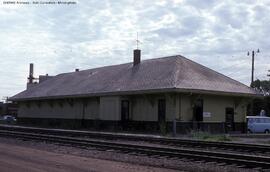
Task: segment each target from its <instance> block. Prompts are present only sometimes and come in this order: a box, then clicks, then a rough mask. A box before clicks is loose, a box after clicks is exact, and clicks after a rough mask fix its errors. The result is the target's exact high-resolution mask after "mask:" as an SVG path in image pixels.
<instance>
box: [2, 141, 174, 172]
mask: <svg viewBox="0 0 270 172" xmlns="http://www.w3.org/2000/svg"><path fill="white" fill-rule="evenodd" d="M0 171H5V172H16V171H19V172H45V171H46V172H48V171H49V172H56V171H57V172H81V171H82V172H84V171H96V172H101V171H104V172H105V171H106V172H107V171H110V172H113V171H115V172H138V171H142V172H162V171H168V172H173V171H174V170H169V169H162V168H154V167H148V166H141V165H133V164H129V163H123V162H115V161H108V160H100V159H94V158H86V157H79V156H74V155H68V154H61V153H53V152H48V151H44V150H38V149H33V148H26V147H21V146H15V145H8V144H5V143H0Z"/></svg>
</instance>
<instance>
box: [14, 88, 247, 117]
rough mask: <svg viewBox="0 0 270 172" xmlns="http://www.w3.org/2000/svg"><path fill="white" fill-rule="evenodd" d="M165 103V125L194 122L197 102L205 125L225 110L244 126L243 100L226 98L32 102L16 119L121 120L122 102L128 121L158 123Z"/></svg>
mask: <svg viewBox="0 0 270 172" xmlns="http://www.w3.org/2000/svg"><path fill="white" fill-rule="evenodd" d="M162 98H165V99H166V121H172V120H173V119H178V120H181V121H184V122H190V121H192V119H193V103H194V100H196V99H197V98H202V99H203V101H204V110H203V111H204V112H209V113H210V114H211V116H210V117H204V119H203V121H204V122H225V108H227V107H231V108H234V110H235V116H234V119H235V122H245V116H246V114H245V113H246V106H247V99H246V98H237V97H229V96H210V95H191V94H179V93H175V94H174V93H171V94H156V95H133V96H104V97H100V98H88V99H77V100H76V99H74V101H73V102H72V103H71V102H69V101H67V100H53V101H48V100H47V101H37V102H35V101H31V102H28V103H26V102H21V103H19V113H18V117H25V118H60V119H63V118H64V119H82V118H83V119H91V120H113V121H119V120H121V100H129V101H130V120H133V121H158V100H159V99H162Z"/></svg>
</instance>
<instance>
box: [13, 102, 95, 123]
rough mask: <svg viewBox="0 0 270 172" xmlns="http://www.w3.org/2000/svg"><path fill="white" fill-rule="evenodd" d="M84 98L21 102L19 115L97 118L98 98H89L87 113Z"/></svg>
mask: <svg viewBox="0 0 270 172" xmlns="http://www.w3.org/2000/svg"><path fill="white" fill-rule="evenodd" d="M83 106H84V105H83V101H82V100H74V101H67V100H43V101H30V102H20V103H19V111H18V117H19V118H20V117H23V118H63V119H82V118H85V119H95V118H96V116H98V113H99V105H98V100H97V99H96V98H94V99H89V100H87V105H86V106H85V114H84V112H83Z"/></svg>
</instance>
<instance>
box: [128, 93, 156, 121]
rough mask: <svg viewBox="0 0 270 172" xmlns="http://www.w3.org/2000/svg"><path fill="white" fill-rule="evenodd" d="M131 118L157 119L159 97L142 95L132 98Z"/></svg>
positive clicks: (141, 119)
mask: <svg viewBox="0 0 270 172" xmlns="http://www.w3.org/2000/svg"><path fill="white" fill-rule="evenodd" d="M131 107H132V108H131V119H132V120H134V121H157V120H158V116H157V114H158V110H157V97H156V96H153V95H144V96H143V95H142V96H136V97H132V99H131Z"/></svg>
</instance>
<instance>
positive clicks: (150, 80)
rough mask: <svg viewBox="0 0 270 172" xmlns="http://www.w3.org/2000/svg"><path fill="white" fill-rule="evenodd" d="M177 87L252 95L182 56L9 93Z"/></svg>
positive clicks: (34, 95)
mask: <svg viewBox="0 0 270 172" xmlns="http://www.w3.org/2000/svg"><path fill="white" fill-rule="evenodd" d="M163 91H168V92H171V91H174V92H175V91H178V92H192V93H194V92H195V93H196V92H198V93H213V94H229V95H236V96H240V95H241V96H254V95H256V92H255V91H254V90H253V89H251V88H250V87H248V86H246V85H244V84H242V83H240V82H238V81H236V80H233V79H231V78H229V77H227V76H225V75H223V74H220V73H218V72H216V71H214V70H211V69H209V68H207V67H205V66H202V65H200V64H198V63H196V62H193V61H191V60H189V59H187V58H185V57H183V56H180V55H177V56H170V57H163V58H156V59H150V60H143V61H141V63H139V64H138V65H135V66H133V63H126V64H120V65H114V66H106V67H100V68H95V69H88V70H83V71H79V72H71V73H63V74H59V75H56V76H54V77H52V78H50V79H48V80H46V81H44V82H42V83H39V84H36V85H35V86H33V87H31V88H29V89H27V90H25V91H23V92H21V93H19V94H17V95H15V96H13V97H11V98H10V99H11V100H14V101H20V100H30V99H32V100H33V99H51V98H65V97H88V96H100V95H122V94H132V93H155V92H163Z"/></svg>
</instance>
